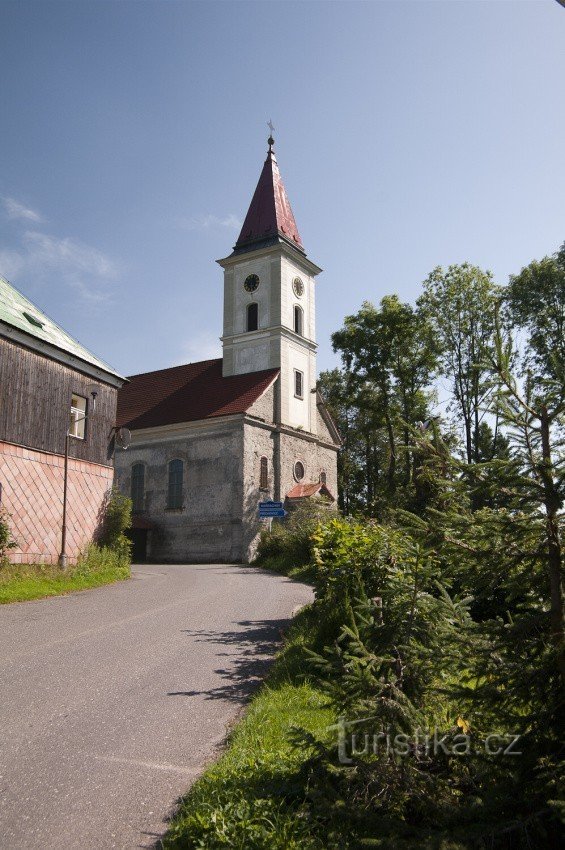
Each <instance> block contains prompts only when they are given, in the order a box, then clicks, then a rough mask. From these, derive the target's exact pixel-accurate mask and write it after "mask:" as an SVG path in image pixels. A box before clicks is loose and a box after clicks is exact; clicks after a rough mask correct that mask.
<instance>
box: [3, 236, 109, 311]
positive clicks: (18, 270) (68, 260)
mask: <svg viewBox="0 0 565 850" xmlns="http://www.w3.org/2000/svg"><path fill="white" fill-rule="evenodd" d="M0 274H3V275H5V277H7V278H9V279H10V280H13V281H14V283H16V281H18V282H19V281H20V280H21V282H22V284H23V283H25V280H26V279H29V280H33V281H38V282H41V283H43V282H45V281H46V280H49V281H52V280H53V279H56V280H57V282H62V283H63V284H65V285H66V286H68V287H70V288H71V289H73V290H74V291H75V292H76V293H77V294H78V295H79V297H80V298H81V299H82V300H83V301H86V302H88V303H89V304H90V305H91V306H94V305H95V304H99V303H101V302H103V301H109V300H111V298H112V290H111V283H112V281H114V280H116V278H117V277H118V268H117V266H116V264H115V262H114V261H113V260H111V259H110V258H109V257H107V256H106V255H105V254H103V253H102V252H101V251H98V250H97V249H96V248H92V247H91V246H90V245H86V244H84V243H83V242H79V241H78V240H75V239H71V238H69V237H67V238H60V237H57V236H51V235H49V234H47V233H42V232H39V231H37V230H26V231H25V232H24V233H23V234H22V236H21V241H20V247H19V248H17V249H14V248H5V249H0Z"/></svg>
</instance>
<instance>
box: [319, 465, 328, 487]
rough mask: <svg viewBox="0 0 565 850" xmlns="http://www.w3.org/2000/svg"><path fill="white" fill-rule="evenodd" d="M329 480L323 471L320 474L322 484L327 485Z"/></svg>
mask: <svg viewBox="0 0 565 850" xmlns="http://www.w3.org/2000/svg"><path fill="white" fill-rule="evenodd" d="M327 480H328V479H327V475H326V473H325V472H324V470H323V469H322V471H321V472H320V484H327Z"/></svg>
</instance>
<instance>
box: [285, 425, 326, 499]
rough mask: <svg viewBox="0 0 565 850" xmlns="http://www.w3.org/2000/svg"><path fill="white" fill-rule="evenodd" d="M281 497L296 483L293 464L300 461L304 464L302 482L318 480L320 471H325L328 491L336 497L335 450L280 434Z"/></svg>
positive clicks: (296, 437)
mask: <svg viewBox="0 0 565 850" xmlns="http://www.w3.org/2000/svg"><path fill="white" fill-rule="evenodd" d="M280 455H281V499H284V497H285V496H286V494H287V493H288V492H289V490H291V489H292V488H293V487H294V485H295V484H296V480H295V478H294V464H295V463H296V461H298V460H299V461H301V462H302V464H303V465H304V471H305V474H304V479H303V482H304V483H308V482H312V483H313V482H315V481H319V480H320V473H321V472H325V473H326V484H327V487H328V489H329V491H330V493H331V494H332V495H333V496H334V497H335V498H337V452H336V451H335V449H332V448H326V447H325V446H320V445H318V444H317V443H316V442H313V441H312V442H311V441H310V440H307V439H305V438H302V437H299V436H295V435H292V434H284V433H283V434H281V447H280Z"/></svg>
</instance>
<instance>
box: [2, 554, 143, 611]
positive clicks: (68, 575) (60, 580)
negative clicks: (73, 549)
mask: <svg viewBox="0 0 565 850" xmlns="http://www.w3.org/2000/svg"><path fill="white" fill-rule="evenodd" d="M129 577H130V566H129V563H128V562H127V561H125V559H124V557H123V555H121V556H120V555H118V554H117V553H116V552H114V551H113V550H111V549H106V548H99V547H97V546H90V547H89V548H88V549H87V550H86V552H85V553H84V555H83V556H82V557H81V558H80V560H79V562H78V563H77V565H76V566H73V567H69V568H68V569H67V570H62V569H61V568H60V567H58V566H50V565H47V564H2V565H0V604H6V603H8V602H25V601H27V600H30V599H41V598H43V597H46V596H60V595H61V594H64V593H71V592H72V591H74V590H87V589H89V588H92V587H100V586H101V585H103V584H112V583H113V582H115V581H122V580H123V579H126V578H129Z"/></svg>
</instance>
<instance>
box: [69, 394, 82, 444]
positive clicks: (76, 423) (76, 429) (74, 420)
mask: <svg viewBox="0 0 565 850" xmlns="http://www.w3.org/2000/svg"><path fill="white" fill-rule="evenodd" d="M85 433H86V399H85V398H83V397H82V396H81V395H75V394H74V393H73V394H72V396H71V424H70V425H69V435H70V436H71V437H76V438H77V439H78V440H84V437H85Z"/></svg>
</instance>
